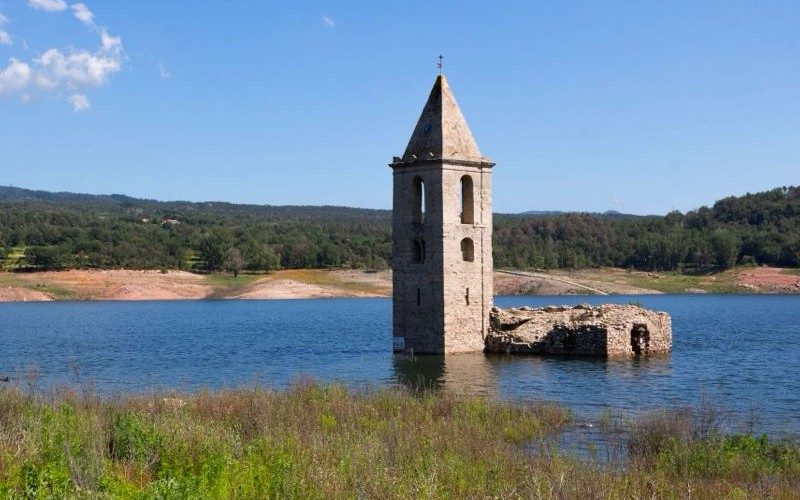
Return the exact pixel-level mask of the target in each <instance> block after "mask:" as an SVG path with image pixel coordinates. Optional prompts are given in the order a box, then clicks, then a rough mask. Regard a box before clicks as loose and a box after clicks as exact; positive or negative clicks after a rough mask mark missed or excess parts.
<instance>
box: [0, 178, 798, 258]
mask: <svg viewBox="0 0 800 500" xmlns="http://www.w3.org/2000/svg"><path fill="white" fill-rule="evenodd" d="M494 231H495V233H494V256H495V266H496V267H498V268H507V267H514V268H523V269H524V268H545V269H547V268H563V267H570V268H573V267H595V266H615V267H633V268H637V269H647V270H675V269H678V270H686V271H691V270H708V269H714V268H718V269H719V268H728V267H731V266H733V265H736V264H748V263H755V264H767V265H777V266H787V267H797V266H800V188H798V187H788V188H776V189H773V190H770V191H767V192H763V193H757V194H747V195H745V196H740V197H729V198H725V199H722V200H720V201H718V202H716V203H715V204H714V205H713V206H712V207H710V208H709V207H702V208H700V209H698V210H695V211H691V212H688V213H686V214H682V213H680V212H672V213H669V214H667V215H666V216H647V217H636V216H621V215H619V214H615V215H614V216H613V217H610V216H604V215H598V214H578V213H571V214H557V215H550V214H545V215H541V214H534V215H526V214H523V215H503V214H496V215H495V227H494ZM0 262H2V266H3V267H4V268H5V269H7V270H26V269H27V270H36V269H61V268H76V267H81V268H133V269H194V270H204V271H219V270H229V271H232V272H237V273H238V272H239V271H241V270H253V271H265V270H270V269H276V268H278V267H283V268H325V267H355V268H375V269H379V268H385V267H388V266H390V265H391V212H390V211H388V210H367V209H357V208H348V207H331V206H268V205H237V204H232V203H217V202H206V203H190V202H160V201H154V200H143V199H136V198H131V197H128V196H122V195H111V196H95V195H85V194H73V193H50V192H45V191H30V190H26V189H20V188H10V187H0Z"/></svg>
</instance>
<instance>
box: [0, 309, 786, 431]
mask: <svg viewBox="0 0 800 500" xmlns="http://www.w3.org/2000/svg"><path fill="white" fill-rule="evenodd" d="M580 302H586V303H592V304H598V303H603V302H618V303H629V302H638V303H641V304H642V305H643V306H645V307H648V308H653V309H658V310H662V311H667V312H668V313H670V314H671V315H672V320H673V352H672V354H671V355H670V356H666V357H659V358H649V359H639V360H629V359H623V360H597V359H565V358H544V357H511V356H496V355H495V356H487V355H484V354H475V355H457V356H449V357H447V358H443V357H425V356H419V357H417V358H415V359H409V358H407V357H400V356H394V355H393V354H392V353H391V301H390V300H389V299H321V300H270V301H237V300H222V301H186V302H179V301H170V302H51V303H4V304H0V377H8V378H9V379H10V380H11V381H10V382H2V383H6V384H8V383H12V384H13V383H15V381H16V382H17V383H19V384H20V385H22V386H23V387H25V386H26V384H29V383H31V382H33V381H35V383H36V384H37V385H38V386H39V387H49V386H52V385H61V384H69V385H75V384H78V383H81V384H86V383H87V382H90V383H92V384H93V385H94V386H95V387H96V388H97V389H98V390H99V391H101V392H103V393H112V392H115V391H142V390H152V389H178V390H193V389H197V388H200V387H208V388H219V387H229V386H235V385H241V384H251V383H256V382H258V383H260V384H262V385H266V386H275V387H285V386H286V385H287V384H289V383H291V382H292V381H293V380H297V379H298V378H302V377H312V378H315V379H318V380H321V381H342V382H344V383H346V384H348V385H351V386H356V387H360V386H363V385H394V384H410V385H414V386H418V385H421V386H425V387H433V388H444V389H448V390H455V391H463V392H467V393H471V394H483V395H488V396H491V397H499V398H504V399H506V398H510V399H515V400H523V401H552V402H556V403H560V404H563V405H566V406H568V407H570V408H572V409H573V410H574V411H575V412H576V413H577V414H579V415H583V416H587V417H592V416H596V415H598V414H599V413H600V412H601V411H603V410H606V409H611V410H614V411H621V412H624V413H630V414H636V413H638V412H640V411H646V410H651V409H655V408H659V407H676V406H696V405H697V404H698V401H699V400H700V399H701V398H702V397H708V398H710V399H711V400H713V401H714V402H715V403H717V404H719V405H720V406H721V407H723V408H726V409H727V410H729V411H730V412H731V413H732V414H734V415H735V416H736V417H738V418H742V419H743V418H745V416H747V415H757V417H758V425H757V429H758V430H761V431H767V432H771V433H784V432H788V433H800V296H785V295H652V296H610V297H608V296H606V297H597V296H586V297H580V296H568V297H552V296H551V297H498V298H497V299H496V304H497V305H499V306H520V305H532V306H540V305H547V304H577V303H580Z"/></svg>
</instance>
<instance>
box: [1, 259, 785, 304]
mask: <svg viewBox="0 0 800 500" xmlns="http://www.w3.org/2000/svg"><path fill="white" fill-rule="evenodd" d="M494 284H495V293H496V294H498V295H515V294H535V295H569V294H587V293H607V294H648V293H664V292H667V293H705V292H743V293H800V273H798V270H796V269H795V270H789V269H779V268H766V267H749V268H739V269H734V270H729V271H725V272H723V273H717V274H709V275H705V276H684V275H679V274H675V273H647V272H640V271H633V272H631V271H626V270H623V269H614V268H603V269H587V270H579V271H562V270H559V271H547V272H544V271H538V272H519V273H516V272H515V273H509V272H505V271H497V272H495V283H494ZM391 290H392V277H391V271H376V272H370V271H362V270H320V269H292V270H284V271H276V272H274V273H271V274H268V275H263V274H261V275H249V274H244V275H240V276H239V277H238V278H233V277H232V276H226V275H203V274H194V273H189V272H186V271H168V272H160V271H135V270H106V271H98V270H70V271H51V272H41V273H7V272H6V273H0V302H9V301H48V300H188V299H209V298H219V299H306V298H333V297H389V296H390V295H391Z"/></svg>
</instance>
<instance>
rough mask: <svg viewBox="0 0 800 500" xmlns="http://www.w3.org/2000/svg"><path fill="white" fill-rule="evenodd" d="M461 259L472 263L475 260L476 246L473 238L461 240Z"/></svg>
mask: <svg viewBox="0 0 800 500" xmlns="http://www.w3.org/2000/svg"><path fill="white" fill-rule="evenodd" d="M461 258H462V259H463V260H464V261H465V262H472V261H474V260H475V245H474V244H473V243H472V239H471V238H464V239H463V240H461Z"/></svg>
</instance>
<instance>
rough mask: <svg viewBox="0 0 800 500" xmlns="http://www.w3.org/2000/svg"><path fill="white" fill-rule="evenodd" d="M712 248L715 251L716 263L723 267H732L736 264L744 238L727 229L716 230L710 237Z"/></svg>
mask: <svg viewBox="0 0 800 500" xmlns="http://www.w3.org/2000/svg"><path fill="white" fill-rule="evenodd" d="M710 243H711V250H712V252H713V253H714V259H715V263H716V264H717V265H718V266H720V267H722V268H723V269H730V268H731V267H733V266H735V265H736V261H737V260H738V257H739V249H740V248H741V246H742V240H741V238H739V236H737V235H736V234H734V233H732V232H731V231H729V230H726V229H718V230H716V231H714V234H712V235H711V239H710Z"/></svg>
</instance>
